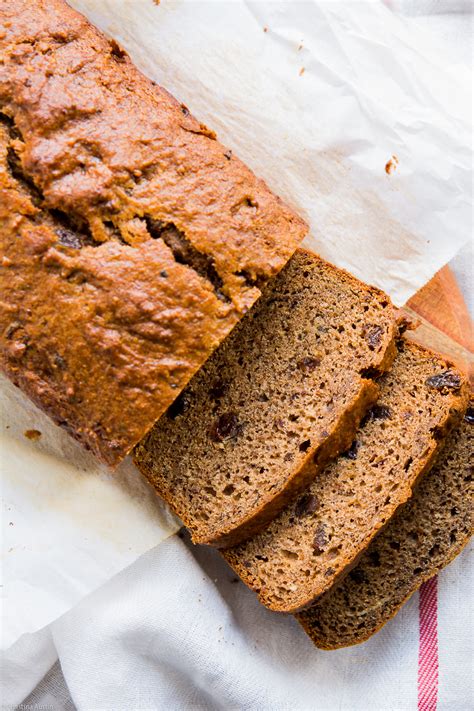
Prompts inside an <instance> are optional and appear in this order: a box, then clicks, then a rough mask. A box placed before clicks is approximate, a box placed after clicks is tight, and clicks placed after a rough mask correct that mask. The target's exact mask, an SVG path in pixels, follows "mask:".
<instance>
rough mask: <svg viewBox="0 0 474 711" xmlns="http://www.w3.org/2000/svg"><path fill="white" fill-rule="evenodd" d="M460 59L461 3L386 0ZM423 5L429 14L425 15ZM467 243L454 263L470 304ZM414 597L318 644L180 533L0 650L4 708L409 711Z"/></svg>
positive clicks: (413, 685) (463, 579)
mask: <svg viewBox="0 0 474 711" xmlns="http://www.w3.org/2000/svg"><path fill="white" fill-rule="evenodd" d="M385 2H386V4H387V5H389V6H391V7H392V8H393V9H394V10H397V11H401V12H405V13H408V14H409V17H408V18H407V21H408V22H410V23H415V24H416V25H417V26H420V27H423V26H424V27H425V28H427V30H429V31H430V32H432V33H433V35H434V36H435V37H436V38H437V40H438V42H439V44H440V46H441V47H442V48H443V51H445V52H447V51H449V53H450V54H451V56H452V58H453V65H456V64H458V63H459V64H461V63H463V64H464V66H465V64H466V62H469V61H470V56H471V54H470V42H472V21H471V16H470V15H469V14H468V12H469V9H470V3H467V2H465V1H464V0H425V1H422V0H420V1H419V2H417V3H416V6H415V4H414V3H412V2H410V1H409V0H385ZM425 13H431V14H430V15H429V17H427V16H426V14H425ZM472 254H473V252H472V245H471V247H466V248H465V249H464V250H463V252H462V253H461V254H460V255H459V256H458V257H456V259H455V260H454V262H453V264H452V266H453V268H454V271H455V273H456V274H457V276H458V277H459V281H460V284H461V286H462V288H463V291H464V294H465V296H466V299H467V300H468V301H469V299H471V304H472V276H473V265H472ZM471 559H472V549H471V551H469V550H466V551H465V552H464V553H463V554H462V555H461V556H460V557H459V558H458V559H457V560H456V561H455V562H454V563H453V564H452V565H450V566H449V567H448V568H447V569H446V570H444V571H443V572H442V573H441V574H440V576H439V614H438V634H439V664H440V670H439V701H438V711H468V710H469V711H470V709H472V708H473V705H474V696H473V684H472V631H473V625H472V622H473V620H472V603H471V601H472V599H473V593H474V585H473V574H472V564H471ZM417 655H418V595H415V596H413V597H412V599H411V600H410V601H409V602H408V604H407V605H405V607H404V608H403V609H402V611H401V612H400V614H399V615H398V616H397V617H396V618H395V619H394V620H392V621H391V622H389V623H388V624H387V626H386V627H385V628H384V629H383V630H382V631H381V632H380V633H379V634H378V635H376V636H375V637H374V638H372V639H371V640H370V641H369V642H367V643H366V644H364V645H362V646H360V647H356V648H353V649H349V650H340V651H337V652H330V653H328V652H322V651H319V650H316V649H315V648H314V647H313V645H312V644H311V643H310V642H309V640H308V638H307V637H306V635H305V634H304V633H303V631H302V630H301V629H300V627H299V625H298V624H297V623H296V622H295V621H294V620H293V618H291V617H288V616H284V615H277V614H273V613H271V612H269V611H268V610H266V609H265V608H263V607H262V606H261V605H259V603H258V602H257V600H256V598H255V596H254V595H253V594H252V593H251V592H250V591H249V590H247V589H246V588H245V587H244V586H243V585H242V584H241V583H240V582H238V581H236V578H235V576H234V575H233V573H232V571H231V570H230V569H229V568H228V567H227V566H226V565H225V563H224V562H223V561H222V560H221V558H220V556H219V554H218V553H217V552H215V551H213V550H207V549H204V548H195V547H193V546H191V544H190V543H189V542H188V541H187V540H186V541H182V540H180V539H179V538H178V537H177V536H174V537H172V538H169V539H168V540H166V541H165V542H164V543H162V544H161V545H159V546H157V547H155V548H154V549H153V550H151V551H150V552H148V553H146V554H145V555H143V556H141V557H140V558H139V559H138V560H137V561H135V563H133V564H132V565H130V566H129V567H128V568H126V569H125V570H123V571H122V572H121V573H119V574H118V575H116V576H115V577H114V578H113V579H111V580H110V581H109V582H108V583H106V584H105V585H104V586H102V587H101V588H100V589H99V590H96V591H95V592H94V593H92V594H91V595H88V596H87V597H86V598H84V599H83V600H82V601H81V602H80V603H79V604H77V605H75V607H73V609H71V610H70V611H69V612H68V613H66V614H65V615H64V616H63V617H61V618H60V619H58V620H56V621H55V622H54V623H53V624H51V625H49V626H48V627H46V628H45V629H43V630H40V631H39V632H37V633H36V634H32V635H24V636H23V637H21V638H20V640H19V641H18V642H17V643H16V644H15V645H14V646H13V647H11V648H10V649H9V650H7V652H6V653H5V654H4V655H3V659H2V664H1V668H0V673H1V697H0V702H1V704H2V706H3V707H6V708H13V707H14V706H15V705H16V704H19V703H24V704H25V705H27V707H28V706H29V707H31V706H34V705H36V707H37V708H41V707H43V708H44V707H46V708H48V709H51V710H52V711H70V710H71V711H72V710H73V709H75V708H77V709H81V710H84V711H92V710H93V709H104V710H107V711H108V710H110V711H112V710H113V711H115V710H117V711H119V710H121V709H123V710H124V711H125V710H126V711H129V710H131V709H158V710H159V711H161V710H162V709H163V710H165V709H166V711H168V709H170V710H172V711H175V710H176V711H187V710H188V709H206V711H207V709H209V710H213V709H222V710H227V709H239V710H240V709H245V710H247V709H248V711H280V710H281V711H287V710H288V711H299V710H300V709H301V711H307V710H308V711H310V710H311V711H313V710H317V711H336V710H340V711H359V710H360V711H393V710H396V711H411V710H412V709H413V710H414V709H416V708H417Z"/></svg>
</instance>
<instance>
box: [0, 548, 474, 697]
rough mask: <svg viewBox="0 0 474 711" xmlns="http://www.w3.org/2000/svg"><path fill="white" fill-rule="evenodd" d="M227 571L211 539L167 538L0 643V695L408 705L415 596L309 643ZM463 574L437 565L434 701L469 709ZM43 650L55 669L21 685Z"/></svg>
mask: <svg viewBox="0 0 474 711" xmlns="http://www.w3.org/2000/svg"><path fill="white" fill-rule="evenodd" d="M235 581H236V578H235V576H234V575H233V573H232V571H231V570H230V568H228V567H227V565H226V564H225V563H224V562H223V560H222V559H221V558H220V556H219V554H218V553H217V552H216V551H214V550H210V549H209V550H208V549H205V548H195V547H191V546H188V545H187V544H185V543H183V541H181V540H180V539H179V538H178V537H177V536H174V537H172V538H170V539H168V540H167V541H165V542H164V543H162V544H161V545H160V546H158V547H157V548H155V549H154V550H153V551H150V552H149V553H147V554H145V555H143V556H142V557H141V558H140V559H139V560H138V561H136V562H135V563H134V564H133V565H132V566H130V567H129V568H127V569H126V570H125V571H123V572H122V573H119V574H118V575H117V576H116V577H115V578H113V579H112V580H111V581H109V582H108V583H107V584H106V585H104V586H103V587H102V588H101V589H100V590H97V591H96V592H95V593H92V594H91V595H90V596H89V597H87V598H86V599H84V600H83V601H82V602H81V603H79V604H78V605H77V606H76V607H75V608H74V609H73V610H71V611H70V612H68V613H66V615H64V616H63V617H62V618H61V619H60V620H58V621H57V622H55V623H53V624H52V625H51V626H50V627H49V629H47V630H45V631H43V632H42V633H38V634H36V635H31V636H27V637H24V638H22V639H21V640H20V641H19V642H18V643H17V644H16V645H15V648H14V649H12V650H11V652H10V656H11V657H13V656H15V658H16V666H14V665H13V663H12V662H10V663H7V664H4V665H3V673H4V674H8V679H7V684H6V687H7V689H8V692H7V693H8V695H7V696H4V698H3V703H4V704H6V705H8V704H12V705H13V704H14V703H17V702H18V701H20V700H21V699H23V698H25V696H26V694H28V692H30V691H33V693H32V694H31V695H30V696H29V697H28V698H26V700H25V703H27V704H32V703H38V704H47V703H51V699H52V698H56V699H59V701H60V703H61V704H64V706H59V707H58V708H63V707H64V708H67V706H65V702H66V700H67V699H68V693H69V694H70V696H71V698H72V699H73V701H74V704H75V706H76V707H77V708H78V709H81V710H87V711H89V710H90V709H110V710H114V711H119V710H123V711H130V710H131V709H159V710H160V711H161V710H166V711H168V709H170V710H173V711H175V710H176V711H181V710H183V711H187V710H188V709H203V710H204V709H206V711H207V710H208V709H209V710H214V709H216V710H217V709H225V710H227V709H242V710H246V711H313V710H317V711H333V710H335V709H338V710H340V711H342V710H344V711H393V710H394V709H397V710H399V711H408V710H411V709H416V705H417V655H418V609H417V608H418V599H417V598H418V596H417V595H415V596H414V597H413V598H412V599H411V600H410V601H409V602H408V604H407V605H405V607H404V608H403V609H402V610H401V612H400V613H399V615H398V616H397V617H396V618H395V619H394V620H392V621H391V622H389V623H388V624H387V625H386V627H385V628H384V629H383V630H382V631H381V632H380V633H379V634H377V635H376V636H375V637H373V638H372V639H371V640H369V642H367V643H365V644H364V645H361V646H359V647H355V648H353V649H347V650H339V651H337V652H322V651H319V650H317V649H315V648H314V647H313V645H312V643H311V642H310V641H309V639H308V638H307V637H306V635H305V634H304V632H303V631H302V630H301V629H300V627H299V625H298V624H297V623H296V622H295V620H294V619H293V618H292V617H291V616H286V615H277V614H274V613H272V612H270V611H268V610H266V609H265V608H264V607H262V606H261V605H260V604H259V603H258V602H257V600H256V598H255V596H254V595H253V594H252V593H251V592H250V591H249V590H248V589H247V588H245V587H244V585H243V584H242V583H240V582H235ZM472 582H473V580H472V568H471V566H470V564H469V556H468V555H462V556H460V557H459V558H458V559H457V560H456V561H455V562H454V563H453V564H452V565H451V566H450V567H449V568H447V569H446V570H444V571H443V572H442V573H441V575H440V591H439V595H440V609H439V618H438V627H439V629H438V634H439V644H440V663H441V687H440V703H439V707H438V708H439V709H450V711H470V709H471V708H472V683H471V679H470V663H469V656H468V655H469V652H470V635H469V634H468V633H467V632H468V629H467V628H468V627H469V624H470V623H471V622H472V620H471V619H470V617H469V614H470V613H469V608H470V599H469V597H470V596H469V593H470V592H472ZM446 650H449V653H448V654H446ZM54 651H55V652H56V654H57V655H58V658H59V661H60V664H61V668H62V674H63V675H64V678H63V677H62V675H61V673H60V672H59V669H58V668H57V667H56V668H55V669H53V671H52V673H50V674H49V676H48V678H47V679H46V680H45V682H43V683H42V684H39V686H38V687H37V688H36V690H34V688H35V686H36V685H37V684H38V682H40V680H41V679H42V677H43V675H44V674H45V673H46V672H47V671H48V670H49V668H50V665H51V663H52V660H53V659H54ZM19 660H21V666H19ZM64 680H65V681H66V682H67V687H68V689H69V692H67V691H66V689H65V685H64ZM54 708H56V707H54Z"/></svg>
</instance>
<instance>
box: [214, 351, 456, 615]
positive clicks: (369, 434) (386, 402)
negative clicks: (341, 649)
mask: <svg viewBox="0 0 474 711" xmlns="http://www.w3.org/2000/svg"><path fill="white" fill-rule="evenodd" d="M400 348H401V351H400V353H399V354H398V356H397V358H396V360H395V362H394V365H393V367H392V369H391V370H390V371H389V372H388V373H387V374H385V375H384V376H383V377H382V378H381V383H380V398H379V400H378V402H377V404H376V405H374V406H373V407H372V409H371V410H370V411H369V413H368V414H367V416H366V417H365V419H364V421H363V422H362V426H361V428H360V430H359V431H358V432H357V435H356V437H355V438H354V441H353V442H352V444H351V446H350V447H349V448H348V450H347V451H346V452H345V453H344V454H343V455H341V456H340V457H338V458H337V460H335V461H334V462H332V463H330V464H329V465H328V466H327V467H326V468H325V469H324V471H323V472H321V473H320V474H319V475H318V476H317V477H316V478H315V479H314V481H313V483H312V484H311V485H310V487H309V488H308V489H307V490H306V491H305V492H304V493H303V494H302V495H301V496H300V497H299V498H297V499H296V500H295V501H294V502H293V503H292V504H290V505H289V506H287V507H286V508H285V510H284V511H283V512H282V513H281V514H280V516H279V517H278V518H276V519H275V520H274V521H272V522H271V523H270V525H269V526H268V527H267V528H266V529H265V530H264V531H262V532H261V533H260V534H259V535H257V536H255V537H253V538H251V539H249V540H248V541H246V542H244V543H243V544H241V545H240V546H237V547H234V548H231V549H229V550H227V551H225V552H224V556H225V558H226V559H227V560H228V562H229V563H230V564H231V565H232V566H233V567H234V569H235V570H236V572H237V573H238V574H239V575H240V576H241V577H242V578H243V580H244V582H246V583H247V584H248V585H249V586H250V587H251V588H253V589H254V590H255V591H256V592H257V593H258V595H259V598H260V600H261V601H262V602H263V603H264V604H265V605H267V606H268V607H270V608H272V609H275V610H280V611H287V612H294V611H297V610H298V609H301V608H303V607H305V606H307V605H309V604H310V603H311V602H313V601H314V600H315V599H316V598H317V597H319V596H321V595H322V594H323V593H325V592H326V591H327V590H329V589H330V588H331V587H332V586H333V585H334V583H335V582H336V580H337V579H338V578H339V577H340V576H341V575H343V574H344V573H346V572H347V571H348V570H349V568H350V566H351V565H353V564H354V562H355V560H356V559H357V557H358V556H359V555H360V554H361V553H362V552H363V551H364V549H365V548H366V547H367V546H368V544H369V543H370V541H371V539H372V538H373V537H374V536H375V534H376V533H377V531H378V530H379V529H380V528H381V527H383V526H384V524H385V523H386V522H387V521H388V520H389V519H390V517H391V516H392V515H393V514H394V512H395V511H396V509H397V508H398V506H400V505H401V504H403V503H404V502H405V501H406V500H407V499H409V498H410V496H411V492H412V487H413V486H414V485H415V483H416V481H417V479H418V478H419V476H420V475H421V474H422V473H423V472H424V470H425V469H426V468H427V467H428V466H429V464H430V462H431V460H432V458H433V456H434V454H435V452H436V451H437V449H438V446H439V443H440V440H441V439H442V438H443V436H444V435H445V434H446V433H447V431H448V430H449V428H450V427H451V426H452V424H454V423H455V422H456V421H458V420H459V419H460V418H461V416H462V414H463V412H464V410H465V408H466V405H467V398H468V394H467V384H466V382H465V380H464V378H463V376H461V374H460V373H458V372H457V371H456V370H454V369H453V368H452V367H451V366H450V365H449V364H448V363H447V362H446V361H444V360H443V359H441V358H439V357H437V356H435V355H434V354H432V353H430V352H428V351H425V350H423V349H421V348H420V347H418V346H414V345H410V344H409V343H408V342H404V341H402V343H401V344H400Z"/></svg>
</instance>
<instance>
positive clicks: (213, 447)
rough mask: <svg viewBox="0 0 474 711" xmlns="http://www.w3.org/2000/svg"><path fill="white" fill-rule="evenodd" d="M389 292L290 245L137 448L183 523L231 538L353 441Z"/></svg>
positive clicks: (376, 360)
mask: <svg viewBox="0 0 474 711" xmlns="http://www.w3.org/2000/svg"><path fill="white" fill-rule="evenodd" d="M397 333H398V329H397V325H396V322H395V317H394V309H393V307H392V305H391V303H390V301H389V299H388V297H387V296H386V295H385V294H383V293H382V292H380V291H378V290H377V289H373V288H371V287H368V286H366V285H365V284H362V283H361V282H359V281H358V280H357V279H355V278H354V277H352V276H350V275H349V274H347V273H346V272H343V271H341V270H340V269H337V268H336V267H333V266H332V265H330V264H328V263H327V262H324V261H323V260H322V259H320V258H319V257H317V256H316V255H314V254H312V253H310V252H306V251H304V250H297V252H296V253H295V255H294V256H293V257H292V259H291V260H290V262H289V263H288V265H287V266H286V267H285V268H284V269H283V271H282V272H281V273H280V274H279V275H278V276H277V277H276V278H275V279H274V280H273V282H272V283H271V284H269V285H268V286H267V288H266V290H265V292H264V295H263V296H262V297H261V299H260V301H259V302H258V303H257V304H256V305H255V306H254V307H253V309H252V310H251V311H250V312H249V313H248V314H247V316H246V317H245V318H244V319H243V320H242V322H241V323H240V324H239V325H238V326H237V327H236V329H235V330H234V332H233V333H232V334H231V336H230V337H229V338H228V339H227V340H226V341H225V342H224V343H223V344H222V345H221V346H220V348H219V349H218V350H217V351H216V352H215V353H214V354H213V356H212V358H211V359H210V360H209V361H208V362H207V363H206V365H205V366H204V368H202V369H201V371H200V372H199V373H197V375H196V376H195V377H194V378H193V380H192V381H191V383H190V384H189V386H188V387H187V388H186V390H185V391H184V392H183V394H182V397H181V398H180V400H179V401H177V402H176V403H175V404H174V405H173V406H172V407H171V408H170V410H169V411H168V414H167V415H166V416H164V417H162V418H161V420H160V421H159V422H158V423H157V424H156V426H155V427H154V428H153V430H152V431H151V432H150V433H149V434H148V435H147V437H146V438H145V439H144V440H143V441H142V442H140V444H139V445H138V446H137V448H136V449H135V461H136V463H137V465H138V467H139V468H140V469H141V471H142V472H143V473H144V474H145V476H146V477H147V478H148V479H149V480H150V482H151V483H152V484H153V486H154V487H155V489H156V491H157V492H158V494H160V496H162V497H163V498H164V499H165V500H166V501H168V503H169V504H170V505H171V507H172V508H173V510H174V511H175V512H176V513H177V515H178V516H180V517H181V518H182V520H183V522H184V523H185V524H186V526H188V528H189V529H190V530H191V533H192V536H193V540H194V541H196V542H199V543H209V544H214V545H218V546H223V545H230V544H232V543H235V542H236V541H238V540H242V539H243V538H244V537H246V536H249V535H251V534H252V533H253V532H254V531H256V530H258V529H259V528H261V527H262V526H263V525H264V524H265V523H266V522H267V521H268V520H270V518H272V517H273V516H274V515H275V514H276V512H277V511H278V510H279V509H281V507H282V506H283V505H284V504H285V503H286V502H287V500H288V498H289V497H290V496H291V495H292V494H293V493H294V491H295V490H298V489H299V488H301V487H302V486H305V485H306V484H307V483H308V481H309V479H312V478H313V477H314V476H315V475H316V473H317V471H318V470H319V469H321V468H322V466H323V464H324V463H325V462H326V461H327V460H328V458H329V457H331V456H335V455H336V454H337V453H338V452H340V451H343V450H344V449H345V448H347V447H348V446H349V445H350V443H351V442H352V439H353V436H354V433H355V431H356V428H357V426H358V423H359V421H360V419H361V417H362V416H363V414H364V412H365V411H366V410H367V407H368V406H369V405H370V404H371V403H373V402H374V400H375V398H376V397H377V387H376V385H375V384H374V382H373V380H372V379H371V378H372V377H373V376H374V375H375V374H377V373H380V372H382V371H384V370H385V369H386V368H387V367H388V366H389V365H390V364H391V362H392V359H393V357H394V354H395V350H396V349H395V345H394V337H395V334H397Z"/></svg>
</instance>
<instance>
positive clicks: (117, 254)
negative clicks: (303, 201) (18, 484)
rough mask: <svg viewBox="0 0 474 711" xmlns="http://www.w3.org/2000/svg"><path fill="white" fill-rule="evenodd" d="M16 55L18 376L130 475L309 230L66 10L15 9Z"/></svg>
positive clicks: (6, 284)
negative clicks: (136, 457)
mask: <svg viewBox="0 0 474 711" xmlns="http://www.w3.org/2000/svg"><path fill="white" fill-rule="evenodd" d="M0 50H1V53H2V73H1V78H0V190H1V204H0V241H1V245H2V253H3V260H2V269H1V277H0V278H1V280H2V283H1V288H2V304H1V309H0V354H1V361H0V362H1V367H2V369H3V370H4V372H5V373H6V374H7V375H8V376H9V377H10V379H11V380H13V382H15V383H16V384H17V385H19V386H20V387H21V388H22V389H23V390H24V391H25V392H26V393H27V394H28V395H29V396H30V397H31V398H32V399H33V400H34V401H35V402H36V403H37V404H38V405H39V406H40V407H41V408H42V409H43V410H45V411H46V412H47V413H48V414H49V415H50V416H51V417H52V418H53V419H54V420H55V421H56V422H57V423H58V424H60V425H61V426H62V427H64V428H65V429H66V430H68V431H69V432H70V434H72V435H73V436H74V437H75V438H76V439H78V440H79V441H81V442H82V443H83V444H84V445H85V446H86V447H88V448H90V449H92V450H93V451H94V452H95V453H96V454H97V455H98V456H99V457H100V458H101V459H103V460H104V461H106V462H108V463H109V464H115V463H117V462H118V461H119V460H120V459H121V458H122V457H123V456H125V454H126V453H127V452H128V451H129V450H130V449H131V448H132V446H133V445H134V444H135V443H136V442H137V441H138V440H139V439H140V438H141V437H142V436H143V435H144V434H145V432H146V431H147V430H148V429H149V428H150V427H151V426H152V425H153V423H154V422H155V421H156V420H157V419H158V417H159V416H160V415H161V414H162V413H163V412H164V411H165V410H166V408H167V407H168V406H169V405H170V404H171V402H172V401H173V400H174V399H175V398H176V396H177V394H178V393H179V392H180V391H181V389H182V388H183V387H184V386H185V384H186V383H187V382H188V381H189V379H190V378H191V376H192V375H193V374H194V372H195V371H196V370H197V369H198V368H199V367H200V365H201V364H202V363H203V362H204V361H205V360H206V358H207V357H208V356H209V354H210V353H211V352H212V351H213V350H214V349H215V347H216V346H217V345H218V344H219V343H220V342H221V341H222V340H223V339H224V337H225V336H226V335H227V334H228V333H229V332H230V330H231V329H232V328H233V326H234V325H235V324H236V323H237V321H238V320H239V319H240V317H241V316H242V315H243V314H244V313H245V312H246V311H247V310H248V309H249V308H250V306H251V305H252V304H253V303H254V302H255V300H256V299H257V298H258V296H259V295H260V293H261V287H262V285H263V284H265V282H266V281H267V280H268V279H269V278H270V277H272V276H273V275H275V274H276V273H277V272H278V271H279V270H280V269H281V268H282V266H283V265H284V264H285V263H286V261H287V260H288V258H289V257H290V256H291V254H292V253H293V251H294V250H295V248H296V246H297V244H298V243H299V242H300V240H301V239H302V238H303V237H304V234H305V233H306V225H305V224H304V222H303V221H302V220H300V219H299V218H298V217H297V216H296V215H295V214H294V213H293V212H292V211H291V210H290V209H289V208H287V207H286V206H285V205H284V204H283V203H282V202H281V201H280V200H279V199H278V198H277V197H275V196H274V195H273V194H272V193H271V192H270V190H269V189H268V188H267V186H266V185H265V184H264V183H263V182H262V181H261V180H259V179H258V178H256V177H255V176H254V175H253V174H252V173H251V171H250V170H249V169H248V168H246V167H245V166H244V165H243V164H242V163H241V162H240V161H239V160H238V158H236V157H235V156H234V155H233V154H232V153H229V151H228V150H227V149H226V148H225V147H224V146H222V145H221V144H220V143H219V142H218V141H217V140H216V137H215V134H214V133H213V132H212V131H211V130H210V129H208V128H207V127H206V126H204V125H203V124H201V123H200V122H199V121H198V120H197V119H196V118H194V117H193V116H192V115H191V113H190V112H189V110H188V109H187V108H186V106H184V104H180V103H179V102H178V101H176V100H175V99H174V98H173V97H172V96H171V95H170V94H168V92H166V91H165V90H164V89H162V88H161V87H159V86H157V85H156V84H155V83H154V82H152V81H150V80H149V79H147V78H146V77H144V76H143V75H141V74H140V72H138V70H137V69H136V68H135V67H134V66H133V64H132V63H131V61H130V59H129V57H128V55H127V53H126V52H125V51H124V50H123V49H121V47H120V46H119V45H118V44H117V42H115V41H114V40H113V39H108V38H107V37H105V36H104V35H103V34H102V33H100V32H99V31H98V30H96V29H95V28H94V27H93V26H92V25H91V24H90V23H89V22H88V21H87V20H86V19H85V18H84V17H82V16H81V15H79V14H78V13H77V12H75V11H74V10H73V9H71V8H70V7H69V6H68V5H67V4H66V3H65V2H63V1H62V0H47V1H46V0H38V2H34V3H32V2H30V1H29V0H6V1H5V2H3V4H2V11H1V18H0ZM125 413H127V414H125Z"/></svg>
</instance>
